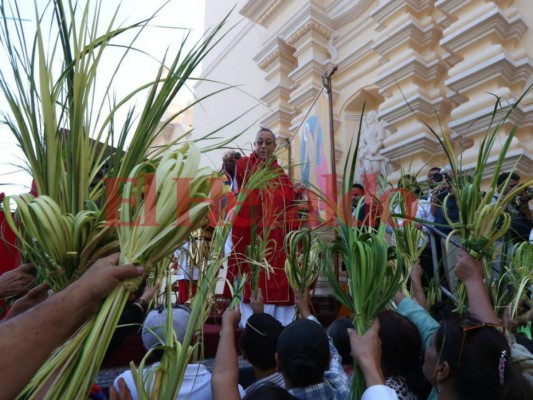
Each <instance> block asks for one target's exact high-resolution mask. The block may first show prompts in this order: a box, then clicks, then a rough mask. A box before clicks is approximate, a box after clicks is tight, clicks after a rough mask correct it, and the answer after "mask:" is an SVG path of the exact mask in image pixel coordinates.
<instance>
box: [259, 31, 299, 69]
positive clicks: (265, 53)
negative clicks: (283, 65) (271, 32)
mask: <svg viewBox="0 0 533 400" xmlns="http://www.w3.org/2000/svg"><path fill="white" fill-rule="evenodd" d="M294 51H295V49H294V48H293V47H291V46H289V45H287V43H285V41H284V40H283V39H281V38H279V37H278V38H275V39H274V40H272V41H271V42H270V43H269V44H267V45H266V46H265V47H264V48H263V49H262V50H261V51H260V52H259V53H258V54H257V55H256V56H255V57H254V61H255V62H256V63H257V65H258V66H259V68H261V69H262V70H265V69H267V67H268V66H269V65H270V64H271V63H272V62H274V61H275V60H277V59H284V60H286V61H287V62H288V63H289V64H294V65H295V66H296V58H295V57H294Z"/></svg>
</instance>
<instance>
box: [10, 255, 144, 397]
mask: <svg viewBox="0 0 533 400" xmlns="http://www.w3.org/2000/svg"><path fill="white" fill-rule="evenodd" d="M118 260H119V254H118V253H117V254H113V255H111V256H108V257H105V258H102V259H100V260H98V261H96V263H94V265H92V267H91V268H90V269H89V270H87V272H86V273H85V274H84V275H83V276H82V277H81V278H80V279H78V280H77V281H76V282H74V283H72V284H71V285H70V286H68V287H67V288H65V289H64V290H62V291H61V292H59V293H57V294H55V295H53V296H51V297H49V298H48V299H47V300H45V301H44V302H42V303H40V304H38V305H37V306H35V307H33V308H32V309H30V310H28V311H26V312H24V313H22V314H20V315H18V316H16V317H14V318H12V319H10V320H8V321H5V322H3V323H0V353H1V354H2V357H0V370H1V371H3V372H2V374H3V376H2V378H3V384H2V387H1V388H0V399H13V398H15V397H16V396H17V394H18V393H19V392H20V391H21V390H22V389H23V388H24V386H25V385H26V384H27V383H28V382H29V380H30V379H31V378H32V377H33V375H34V374H35V373H36V372H37V370H38V369H39V367H40V366H41V364H42V363H44V362H45V361H46V359H47V358H48V356H49V355H50V353H51V352H52V351H53V350H54V349H56V348H57V347H58V346H60V345H61V344H63V343H64V342H65V341H66V340H67V339H68V338H69V337H70V336H71V335H72V334H73V333H74V332H75V331H76V329H78V328H79V327H80V326H81V324H82V323H83V322H84V321H85V320H86V319H87V318H88V317H89V316H91V315H92V314H93V313H94V312H96V310H97V309H98V307H99V306H100V303H101V301H102V300H103V299H104V298H105V297H106V296H107V295H108V294H109V293H111V291H112V290H113V289H114V288H115V287H116V286H118V284H119V283H120V282H121V281H123V280H126V279H129V278H135V277H138V276H140V275H142V274H143V273H144V268H142V267H134V266H132V265H123V266H120V267H118V266H117V263H118ZM21 360H24V362H22V363H21ZM14 365H18V367H17V368H13V366H14Z"/></svg>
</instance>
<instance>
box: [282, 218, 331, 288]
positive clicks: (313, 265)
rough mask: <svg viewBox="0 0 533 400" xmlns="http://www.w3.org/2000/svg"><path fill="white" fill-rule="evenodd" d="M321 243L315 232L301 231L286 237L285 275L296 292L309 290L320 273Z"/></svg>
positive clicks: (290, 233) (293, 232)
mask: <svg viewBox="0 0 533 400" xmlns="http://www.w3.org/2000/svg"><path fill="white" fill-rule="evenodd" d="M321 250H322V245H321V242H320V241H319V240H318V238H317V237H316V235H314V234H313V231H311V230H309V229H301V230H298V231H292V232H289V233H288V234H287V236H286V237H285V254H286V255H287V259H286V260H285V274H286V275H287V281H288V282H289V285H290V286H291V288H292V289H293V290H294V291H304V290H305V289H309V288H310V287H311V286H312V285H313V283H314V282H315V281H316V279H317V277H318V274H319V272H320V253H321Z"/></svg>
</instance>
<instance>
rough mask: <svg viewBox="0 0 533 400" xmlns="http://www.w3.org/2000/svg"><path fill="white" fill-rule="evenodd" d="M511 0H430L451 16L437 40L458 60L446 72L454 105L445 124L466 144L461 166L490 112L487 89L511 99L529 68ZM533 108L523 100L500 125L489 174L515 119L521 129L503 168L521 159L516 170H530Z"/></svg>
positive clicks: (472, 155)
mask: <svg viewBox="0 0 533 400" xmlns="http://www.w3.org/2000/svg"><path fill="white" fill-rule="evenodd" d="M513 3H514V2H513V1H512V0H505V1H488V0H471V1H456V0H439V1H437V2H436V4H435V6H436V8H437V9H439V10H440V11H441V12H442V13H444V14H446V15H449V16H450V18H451V19H452V20H453V21H454V22H453V23H451V25H450V26H448V27H447V28H446V29H445V30H444V32H443V36H442V39H441V40H440V44H441V46H442V47H443V48H444V49H445V50H446V51H447V52H448V53H449V54H452V55H453V57H454V58H455V59H458V60H460V62H458V63H457V64H456V65H455V66H454V67H452V68H450V70H449V71H448V78H447V79H446V81H445V85H446V87H447V88H448V90H449V91H450V97H451V99H452V100H453V101H454V102H455V103H457V104H458V106H457V107H456V108H455V109H454V110H453V111H452V113H451V120H450V122H449V127H450V129H451V130H452V131H453V132H454V135H456V139H455V141H456V142H457V144H458V147H459V148H461V149H464V148H465V147H467V146H468V147H469V148H468V149H466V150H464V151H463V152H462V154H461V158H462V163H463V168H464V169H468V168H469V167H473V166H474V163H475V160H476V157H477V155H478V151H479V147H480V144H481V141H482V140H483V138H484V137H485V134H486V132H487V129H488V126H489V122H490V117H489V115H490V113H491V112H492V109H493V107H494V103H495V97H494V96H493V95H491V94H495V95H497V96H501V97H503V98H504V99H506V100H504V102H505V101H507V100H511V101H513V100H516V99H517V98H518V97H519V96H520V95H521V93H522V91H523V90H524V88H525V86H526V84H527V82H528V79H529V77H530V76H531V74H532V72H533V66H532V63H531V60H530V58H529V55H528V54H526V51H525V50H524V49H523V48H522V47H521V46H520V39H521V37H522V36H523V35H524V33H525V31H526V30H527V25H526V23H525V22H524V20H523V18H522V16H521V14H520V13H519V12H518V10H517V9H516V8H514V7H513V6H512V4H513ZM532 110H533V108H532V107H531V106H527V105H526V104H525V103H523V104H522V106H521V107H520V108H519V110H518V112H517V113H516V114H514V115H513V116H512V117H511V119H510V120H509V123H507V124H506V125H505V126H504V127H503V129H502V131H501V135H500V139H498V140H497V141H496V144H495V146H494V149H493V154H492V157H491V159H490V160H489V163H488V164H489V165H488V169H487V173H489V174H490V173H491V170H492V169H493V167H494V164H495V161H496V159H497V156H498V155H499V153H500V146H501V144H502V143H503V141H504V140H505V137H506V136H507V134H508V133H509V131H510V130H511V129H512V126H513V125H514V124H515V123H516V122H519V124H520V129H519V130H518V132H517V136H516V138H515V139H514V140H513V143H512V145H511V148H510V149H509V153H508V157H507V160H506V165H505V166H504V168H505V169H507V170H509V169H510V168H512V167H513V166H514V164H515V163H516V161H517V160H518V159H520V162H519V164H518V170H519V172H522V173H526V174H527V175H529V174H531V170H532V169H533V160H532V158H531V157H532V155H531V154H530V152H531V148H532V147H533V135H532V134H531V123H532V120H533V115H532Z"/></svg>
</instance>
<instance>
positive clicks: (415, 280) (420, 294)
mask: <svg viewBox="0 0 533 400" xmlns="http://www.w3.org/2000/svg"><path fill="white" fill-rule="evenodd" d="M423 272H424V271H423V270H422V266H421V265H420V260H416V262H415V264H414V265H413V268H412V269H411V275H410V276H409V277H410V278H411V288H412V289H413V298H414V299H415V300H416V302H417V303H418V304H420V305H421V306H422V308H424V310H426V311H429V305H428V301H427V299H426V294H425V293H424V288H423V287H422V274H423Z"/></svg>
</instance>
